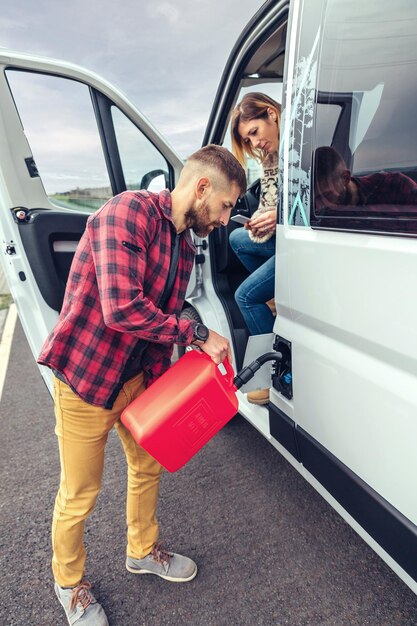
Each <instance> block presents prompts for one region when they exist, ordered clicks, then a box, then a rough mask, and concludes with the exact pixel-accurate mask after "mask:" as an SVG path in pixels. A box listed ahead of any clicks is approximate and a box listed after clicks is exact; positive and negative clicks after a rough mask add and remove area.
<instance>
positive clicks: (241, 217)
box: [230, 213, 251, 224]
mask: <svg viewBox="0 0 417 626" xmlns="http://www.w3.org/2000/svg"><path fill="white" fill-rule="evenodd" d="M230 219H231V220H233V221H234V222H237V223H238V224H246V222H249V221H250V219H251V218H250V217H247V216H246V215H240V213H239V214H237V215H232V217H231V218H230Z"/></svg>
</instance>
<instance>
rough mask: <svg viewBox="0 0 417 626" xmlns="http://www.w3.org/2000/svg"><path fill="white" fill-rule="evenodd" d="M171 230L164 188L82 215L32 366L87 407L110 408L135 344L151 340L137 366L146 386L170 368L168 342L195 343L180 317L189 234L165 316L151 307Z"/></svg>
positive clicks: (125, 196) (189, 262) (165, 266)
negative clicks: (57, 305) (53, 319)
mask: <svg viewBox="0 0 417 626" xmlns="http://www.w3.org/2000/svg"><path fill="white" fill-rule="evenodd" d="M171 228H172V219H171V195H170V193H169V191H167V190H165V191H162V192H161V193H160V194H155V193H149V192H147V191H127V192H124V193H121V194H120V195H118V196H116V197H115V198H112V199H111V200H109V201H108V202H107V203H106V204H105V205H104V206H103V207H102V208H101V209H100V210H99V211H97V212H96V213H94V214H93V215H91V216H90V217H89V218H88V221H87V227H86V230H85V232H84V234H83V236H82V237H81V239H80V242H79V245H78V247H77V250H76V252H75V255H74V260H73V263H72V266H71V271H70V274H69V277H68V283H67V288H66V291H65V298H64V303H63V306H62V310H61V314H60V316H59V320H58V322H57V324H56V326H55V328H54V329H53V330H52V332H51V333H50V335H49V336H48V338H47V339H46V341H45V343H44V345H43V347H42V351H41V354H40V355H39V359H38V363H41V364H42V365H47V366H48V367H50V368H52V369H54V370H56V371H57V372H58V373H59V374H60V375H61V376H63V378H64V379H65V380H66V381H67V382H68V384H69V385H70V386H71V388H72V389H73V390H74V391H75V392H76V393H77V394H78V395H79V396H80V397H81V398H82V399H83V400H85V401H86V402H88V403H89V404H94V405H97V406H102V407H104V408H111V407H112V405H113V403H114V401H115V399H116V396H117V393H118V392H119V390H120V388H121V384H122V383H121V380H122V376H123V372H124V370H125V367H126V364H127V363H128V359H129V356H130V355H131V354H132V351H133V349H134V348H135V346H136V345H137V342H138V340H139V339H144V340H146V341H148V342H150V343H149V344H148V345H147V347H146V350H145V352H144V354H143V357H142V362H141V369H143V371H144V373H145V381H146V384H147V386H149V385H150V384H152V382H154V381H155V379H156V378H158V377H159V376H161V374H163V373H164V372H165V371H166V370H167V369H168V368H169V366H170V361H171V356H172V349H173V345H174V344H175V343H177V344H180V345H188V344H190V343H191V341H192V339H193V331H194V326H195V323H194V322H190V321H188V320H183V319H181V320H180V319H179V317H178V316H179V314H180V312H181V309H182V306H183V303H184V298H185V292H186V289H187V284H188V280H189V278H190V274H191V270H192V267H193V260H194V253H195V248H194V245H193V242H192V239H191V235H190V232H189V231H188V230H187V231H184V233H182V235H181V243H180V257H179V262H178V268H177V273H176V278H175V282H174V285H173V288H172V292H171V295H170V297H169V299H168V302H167V304H166V305H165V307H164V310H165V312H162V311H161V310H160V309H159V308H157V306H156V305H155V303H157V302H158V299H159V298H160V297H161V295H162V292H163V290H164V286H165V283H166V281H167V277H168V271H169V265H170V258H171Z"/></svg>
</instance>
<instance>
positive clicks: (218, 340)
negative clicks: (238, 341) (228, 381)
mask: <svg viewBox="0 0 417 626" xmlns="http://www.w3.org/2000/svg"><path fill="white" fill-rule="evenodd" d="M194 344H195V345H197V346H198V347H199V348H200V350H202V351H203V352H205V353H206V354H208V355H209V356H211V358H212V359H213V361H214V362H215V363H217V365H218V364H219V363H223V361H224V359H225V358H226V357H227V358H228V359H229V362H230V363H231V362H232V351H231V348H230V342H229V340H228V339H226V337H222V336H221V335H219V334H218V333H216V332H214V330H210V329H209V336H208V339H207V341H205V342H204V343H203V342H200V341H195V342H194Z"/></svg>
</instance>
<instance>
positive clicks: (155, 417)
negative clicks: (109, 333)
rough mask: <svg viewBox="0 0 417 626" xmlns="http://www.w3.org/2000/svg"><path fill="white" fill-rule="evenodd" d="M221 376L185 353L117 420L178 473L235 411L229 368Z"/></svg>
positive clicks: (195, 354)
mask: <svg viewBox="0 0 417 626" xmlns="http://www.w3.org/2000/svg"><path fill="white" fill-rule="evenodd" d="M223 365H224V367H225V370H226V373H225V374H222V372H221V371H220V369H219V367H218V366H217V365H216V364H215V363H214V362H213V361H212V359H211V358H210V357H209V356H208V355H207V354H205V353H204V352H200V351H198V350H190V351H189V352H186V353H185V354H184V356H183V357H181V358H180V359H179V360H178V361H177V362H176V363H175V364H174V365H173V366H172V367H171V368H170V369H169V370H168V371H167V372H165V374H163V376H161V377H160V378H158V380H156V381H155V382H154V383H153V385H151V386H150V387H149V388H148V389H147V390H146V391H144V393H142V394H141V395H140V396H139V397H138V398H136V399H135V400H133V402H131V403H130V404H129V406H127V407H126V408H125V409H124V411H123V413H122V415H121V421H122V423H123V424H124V425H125V426H126V428H127V429H128V430H129V431H130V432H131V434H132V436H133V438H134V440H135V441H136V443H138V444H139V445H140V446H142V448H144V449H145V450H146V451H147V452H149V454H150V455H151V456H153V457H154V458H155V459H156V460H157V461H158V462H159V463H160V464H161V465H162V466H163V467H165V469H167V470H168V471H169V472H175V471H176V470H178V469H180V467H182V466H183V465H184V464H185V463H186V462H187V461H188V460H189V459H190V458H191V457H192V456H194V455H195V454H196V452H198V450H200V448H202V447H203V446H204V444H206V443H207V441H209V439H211V438H212V437H213V435H215V434H216V433H217V431H219V430H220V428H222V426H224V425H225V424H226V423H227V422H228V421H229V420H230V419H231V418H232V417H233V416H234V415H235V414H236V413H237V410H238V400H237V397H236V390H237V387H236V386H235V385H234V382H233V377H234V372H233V368H232V366H231V365H230V363H229V361H228V360H227V359H226V360H225V361H224V363H223Z"/></svg>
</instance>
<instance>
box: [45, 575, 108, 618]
mask: <svg viewBox="0 0 417 626" xmlns="http://www.w3.org/2000/svg"><path fill="white" fill-rule="evenodd" d="M90 589H91V584H90V583H89V582H88V581H87V580H83V581H81V582H80V584H79V585H77V586H76V587H70V588H65V587H60V586H59V585H58V584H57V583H55V593H56V596H57V598H58V600H59V601H60V603H61V604H62V606H63V608H64V611H65V615H66V616H67V620H68V624H70V626H72V625H73V624H75V625H76V626H109V622H108V621H107V617H106V614H105V612H104V609H103V607H102V606H101V604H99V603H98V602H97V600H96V599H95V597H94V596H93V594H92V593H91V591H90Z"/></svg>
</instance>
